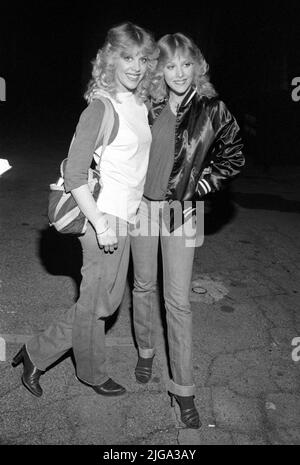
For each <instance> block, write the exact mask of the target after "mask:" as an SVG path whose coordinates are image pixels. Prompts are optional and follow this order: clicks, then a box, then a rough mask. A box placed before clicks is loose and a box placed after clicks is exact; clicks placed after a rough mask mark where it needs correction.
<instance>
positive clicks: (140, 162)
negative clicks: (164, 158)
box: [94, 92, 152, 223]
mask: <svg viewBox="0 0 300 465" xmlns="http://www.w3.org/2000/svg"><path fill="white" fill-rule="evenodd" d="M117 98H118V100H119V102H117V101H116V100H115V99H113V98H112V97H109V99H110V101H111V102H112V104H113V106H114V108H115V110H116V112H117V113H118V115H119V130H118V134H117V136H116V137H115V139H114V141H113V142H112V143H111V144H109V145H108V146H107V147H106V149H105V151H104V153H103V154H102V159H101V162H100V173H101V181H102V185H103V186H102V189H101V192H100V195H99V198H98V201H97V205H98V208H99V210H101V211H102V212H104V213H110V214H111V215H114V216H117V217H119V218H122V219H124V220H126V221H128V222H130V223H134V222H135V217H136V212H137V209H138V207H139V204H140V201H141V198H142V195H143V190H144V184H145V179H146V172H147V168H148V162H149V151H150V145H151V140H152V136H151V131H150V128H149V124H148V116H147V113H148V112H147V108H146V105H145V104H138V103H137V101H136V98H135V96H134V94H133V93H132V92H120V93H118V94H117ZM96 154H97V155H98V156H97V155H95V156H94V158H95V161H96V162H97V163H98V160H99V155H100V154H101V147H99V148H98V149H97V150H96Z"/></svg>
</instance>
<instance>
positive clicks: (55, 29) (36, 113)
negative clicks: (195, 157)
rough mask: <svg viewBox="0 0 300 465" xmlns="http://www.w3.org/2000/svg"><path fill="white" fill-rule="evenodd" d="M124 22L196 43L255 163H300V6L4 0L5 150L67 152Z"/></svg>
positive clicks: (0, 57) (0, 115) (0, 65)
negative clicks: (298, 83) (298, 90)
mask: <svg viewBox="0 0 300 465" xmlns="http://www.w3.org/2000/svg"><path fill="white" fill-rule="evenodd" d="M127 20H129V21H132V22H135V23H137V24H139V25H140V26H142V27H146V28H148V29H150V30H151V31H152V32H153V33H154V35H155V37H156V38H157V39H158V38H159V37H160V36H161V35H163V34H165V33H168V32H178V31H180V32H184V33H187V34H189V35H191V36H192V37H193V38H194V40H195V41H196V42H197V43H198V45H199V46H200V48H201V50H202V51H203V53H204V55H205V57H206V60H207V61H208V63H209V64H210V70H211V71H210V74H211V80H212V82H213V83H214V85H215V87H216V89H217V90H218V92H219V94H220V97H221V98H222V99H223V100H224V101H225V102H226V103H227V105H228V106H229V108H230V109H231V110H232V112H233V113H234V114H235V115H236V117H237V119H238V121H239V123H240V126H241V127H242V130H243V134H244V139H245V142H246V148H245V151H246V153H247V156H248V161H250V162H253V163H254V164H260V165H262V166H263V167H264V169H266V170H268V168H269V166H270V165H272V164H299V159H300V158H299V156H298V153H299V147H300V134H299V133H300V131H299V122H300V118H299V115H300V102H293V100H292V96H291V93H292V90H293V87H292V85H291V81H292V79H293V78H294V77H297V76H300V53H299V49H300V27H299V26H300V7H299V6H298V5H297V2H295V1H291V0H286V1H284V2H283V1H273V2H264V1H263V0H262V1H261V2H247V3H246V2H240V3H233V2H230V1H227V2H222V3H220V4H219V3H216V2H213V1H208V0H202V1H201V0H199V1H198V2H194V3H192V2H186V1H181V2H176V3H173V2H169V3H165V2H164V3H163V2H162V0H161V1H159V2H153V1H152V2H149V1H147V2H143V1H140V2H139V3H138V2H134V3H132V2H125V1H124V2H114V1H113V0H111V1H105V2H101V1H100V0H99V1H97V2H92V1H88V0H87V1H85V2H79V3H75V2H71V1H70V2H68V1H60V2H55V1H45V2H41V1H40V2H23V3H18V4H13V3H10V4H9V3H7V2H6V4H5V5H1V29H0V76H2V77H3V78H5V80H6V85H7V95H6V102H0V137H1V140H2V143H4V142H5V141H10V142H12V141H14V142H15V143H16V142H17V141H21V142H22V143H31V144H32V143H35V142H37V141H40V142H41V141H42V142H43V143H47V144H54V143H55V142H59V143H61V144H62V147H64V146H65V147H67V146H68V144H69V141H70V138H71V136H72V133H73V131H74V127H75V125H76V122H77V120H78V117H79V114H80V112H81V111H82V109H83V108H84V107H85V101H84V100H83V97H82V95H83V92H84V90H85V87H86V84H87V82H88V80H89V77H90V72H91V64H90V62H91V60H92V59H93V57H94V56H95V54H96V52H97V49H98V48H99V47H100V46H101V45H102V43H103V40H104V37H105V34H106V31H107V29H108V28H110V27H111V26H113V25H115V24H117V23H119V22H122V21H127ZM0 149H1V142H0ZM0 156H1V155H0Z"/></svg>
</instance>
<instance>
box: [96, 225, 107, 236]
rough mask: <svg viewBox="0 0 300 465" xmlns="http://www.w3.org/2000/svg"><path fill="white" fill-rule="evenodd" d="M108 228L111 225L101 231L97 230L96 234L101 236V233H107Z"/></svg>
mask: <svg viewBox="0 0 300 465" xmlns="http://www.w3.org/2000/svg"><path fill="white" fill-rule="evenodd" d="M108 229H109V226H106V228H105V229H103V231H101V232H96V235H97V236H100V235H101V234H103V233H105V231H107V230H108Z"/></svg>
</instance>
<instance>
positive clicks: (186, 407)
mask: <svg viewBox="0 0 300 465" xmlns="http://www.w3.org/2000/svg"><path fill="white" fill-rule="evenodd" d="M169 395H170V396H171V405H172V407H174V399H176V401H177V403H178V405H179V408H180V417H181V421H182V423H183V424H184V425H185V426H186V427H187V428H193V429H198V428H200V426H201V421H200V418H199V413H198V411H197V409H196V407H195V404H194V396H177V395H175V394H173V393H169Z"/></svg>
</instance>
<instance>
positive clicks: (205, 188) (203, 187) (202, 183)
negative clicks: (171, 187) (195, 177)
mask: <svg viewBox="0 0 300 465" xmlns="http://www.w3.org/2000/svg"><path fill="white" fill-rule="evenodd" d="M211 190H212V188H211V186H210V185H209V183H208V182H207V181H206V180H205V179H200V180H199V181H198V184H197V192H198V194H199V196H200V197H202V196H203V195H206V194H208V193H209V192H211Z"/></svg>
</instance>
